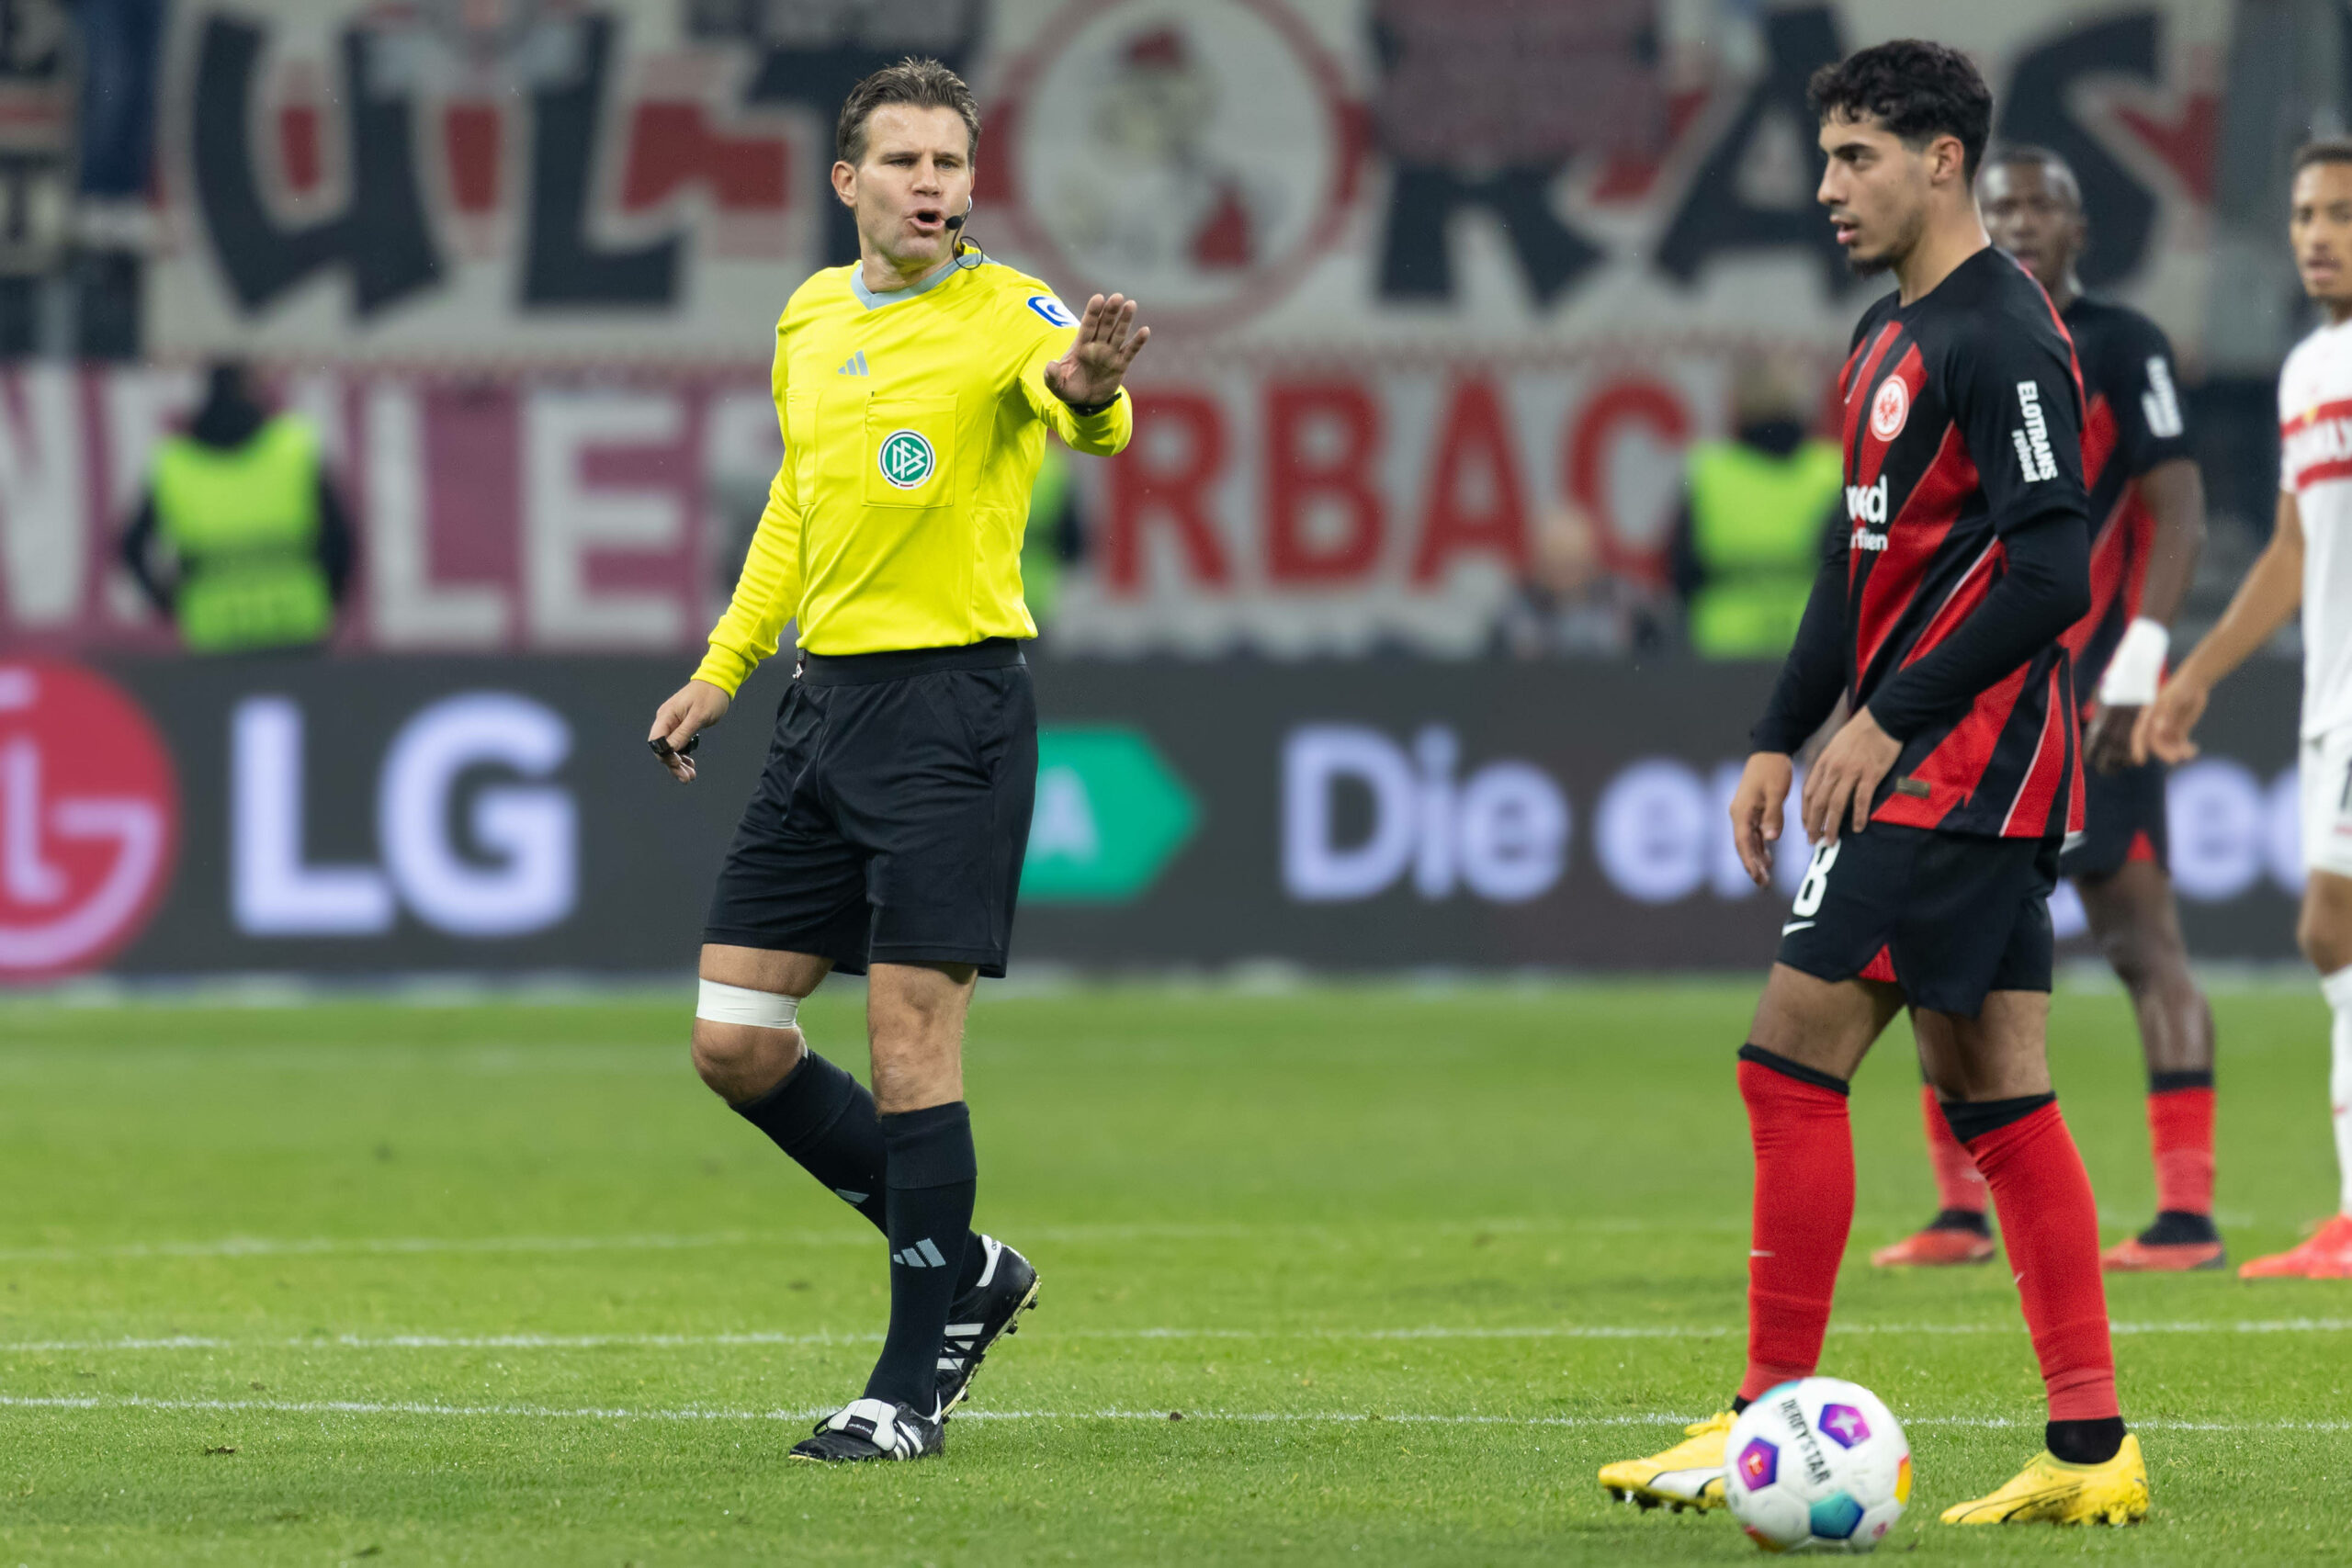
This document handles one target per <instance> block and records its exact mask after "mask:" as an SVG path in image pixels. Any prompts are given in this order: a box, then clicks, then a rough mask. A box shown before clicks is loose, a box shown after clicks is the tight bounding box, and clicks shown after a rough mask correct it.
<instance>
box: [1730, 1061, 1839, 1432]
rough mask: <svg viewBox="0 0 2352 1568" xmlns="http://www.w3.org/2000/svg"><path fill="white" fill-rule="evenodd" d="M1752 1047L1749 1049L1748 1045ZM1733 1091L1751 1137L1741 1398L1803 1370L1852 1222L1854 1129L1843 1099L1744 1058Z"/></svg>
mask: <svg viewBox="0 0 2352 1568" xmlns="http://www.w3.org/2000/svg"><path fill="white" fill-rule="evenodd" d="M1751 1049H1753V1047H1751ZM1739 1097H1740V1098H1741V1099H1742V1100H1746V1101H1747V1127H1748V1133H1749V1135H1750V1136H1751V1137H1752V1138H1753V1139H1754V1140H1755V1144H1756V1208H1755V1218H1754V1229H1753V1235H1754V1239H1753V1240H1752V1241H1751V1242H1750V1243H1749V1244H1748V1254H1747V1376H1746V1377H1745V1378H1743V1379H1742V1380H1741V1381H1740V1384H1739V1395H1740V1397H1741V1398H1742V1399H1754V1398H1755V1397H1756V1396H1757V1395H1758V1394H1759V1393H1763V1392H1764V1391H1765V1390H1766V1389H1768V1388H1770V1387H1772V1386H1773V1385H1774V1384H1775V1383H1783V1382H1788V1381H1789V1380H1790V1379H1791V1378H1802V1377H1809V1376H1811V1375H1812V1372H1813V1369H1814V1367H1815V1365H1816V1364H1818V1363H1819V1361H1820V1359H1821V1337H1822V1336H1823V1335H1824V1334H1826V1333H1827V1332H1828V1330H1829V1298H1830V1296H1831V1295H1832V1294H1833V1293H1834V1292H1836V1290H1837V1288H1838V1260H1839V1259H1840V1258H1843V1257H1844V1256H1845V1253H1846V1233H1847V1231H1848V1230H1849V1229H1850V1228H1851V1227H1852V1225H1853V1223H1854V1134H1853V1129H1852V1127H1851V1126H1850V1125H1849V1122H1848V1121H1847V1117H1846V1097H1845V1096H1844V1095H1843V1094H1841V1093H1839V1092H1838V1090H1837V1089H1830V1088H1827V1087H1826V1086H1825V1085H1821V1084H1815V1083H1807V1082H1804V1081H1801V1080H1799V1079H1796V1078H1792V1077H1789V1076H1788V1075H1787V1074H1785V1073H1782V1072H1779V1071H1776V1070H1774V1069H1773V1068H1771V1067H1769V1066H1764V1065H1763V1064H1762V1063H1759V1062H1757V1061H1755V1060H1753V1059H1750V1058H1747V1057H1745V1056H1743V1058H1742V1059H1741V1061H1740V1064H1739Z"/></svg>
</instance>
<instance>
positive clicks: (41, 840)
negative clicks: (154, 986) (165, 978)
mask: <svg viewBox="0 0 2352 1568" xmlns="http://www.w3.org/2000/svg"><path fill="white" fill-rule="evenodd" d="M178 840H179V786H178V783H177V781H176V779H175V776H174V773H173V771H172V761H171V754H170V753H169V752H168V751H167V750H164V742H163V739H162V737H160V736H159V735H157V734H156V733H155V727H154V726H153V724H152V723H151V722H149V720H148V717H147V716H146V714H144V713H143V712H141V710H140V707H139V705H138V704H137V703H135V702H133V701H132V700H131V699H130V697H129V696H128V695H127V694H124V693H123V692H122V691H121V690H120V689H119V688H118V687H116V686H115V684H114V683H113V682H110V681H107V680H106V679H105V678H103V677H102V676H99V675H97V674H96V673H94V672H93V671H88V670H85V669H82V668H80V667H79V666H77V665H73V664H64V663H59V662H54V661H51V660H8V661H6V662H0V982H7V981H25V980H44V979H51V978H54V977H56V976H62V975H70V974H74V973H76V972H78V971H81V970H85V969H93V968H96V966H97V965H98V964H101V963H103V962H105V961H106V960H107V958H108V957H111V956H112V955H113V954H114V953H116V952H117V951H119V949H121V948H122V947H123V946H124V945H125V944H126V943H128V942H130V939H131V938H132V937H134V936H136V935H138V934H139V932H140V931H141V929H142V928H143V927H144V926H145V925H146V923H147V920H148V918H149V917H150V916H152V915H153V913H154V911H155V907H156V905H157V904H159V903H160V902H161V901H162V899H163V896H164V889H165V887H166V886H168V885H169V884H170V881H171V871H172V863H173V860H174V858H175V855H176V853H177V851H178Z"/></svg>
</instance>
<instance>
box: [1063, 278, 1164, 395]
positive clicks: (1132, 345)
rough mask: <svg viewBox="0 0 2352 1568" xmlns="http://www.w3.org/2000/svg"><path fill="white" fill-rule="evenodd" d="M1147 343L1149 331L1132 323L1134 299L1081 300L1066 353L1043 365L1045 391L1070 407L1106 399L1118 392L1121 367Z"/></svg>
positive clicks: (1123, 369)
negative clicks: (1082, 310)
mask: <svg viewBox="0 0 2352 1568" xmlns="http://www.w3.org/2000/svg"><path fill="white" fill-rule="evenodd" d="M1150 341H1151V329H1150V328H1149V327H1139V326H1136V302H1135V301H1134V300H1132V299H1128V298H1127V297H1126V296H1125V295H1124V294H1114V295H1112V296H1110V297H1109V298H1108V299H1105V298H1104V297H1103V296H1102V295H1100V294H1097V295H1096V296H1095V297H1094V298H1093V299H1089V300H1088V301H1087V302H1086V314H1085V315H1083V316H1081V317H1080V318H1079V322H1078V339H1077V341H1076V342H1074V343H1072V344H1070V345H1069V353H1068V354H1065V355H1062V356H1061V357H1060V358H1059V359H1057V360H1055V361H1054V362H1053V363H1052V364H1051V365H1048V366H1046V389H1047V390H1049V391H1051V392H1052V393H1053V394H1054V396H1056V397H1057V398H1059V399H1060V400H1062V401H1064V402H1066V403H1069V404H1070V405H1071V406H1073V407H1075V408H1081V409H1085V408H1092V407H1094V406H1095V405H1096V404H1098V403H1107V402H1109V401H1110V400H1112V399H1113V398H1115V397H1117V396H1118V395H1119V384H1120V382H1122V381H1124V380H1125V378H1126V375H1127V367H1128V366H1130V365H1133V364H1134V363H1135V362H1136V355H1137V354H1140V353H1141V352H1142V351H1143V345H1144V344H1148V343H1149V342H1150Z"/></svg>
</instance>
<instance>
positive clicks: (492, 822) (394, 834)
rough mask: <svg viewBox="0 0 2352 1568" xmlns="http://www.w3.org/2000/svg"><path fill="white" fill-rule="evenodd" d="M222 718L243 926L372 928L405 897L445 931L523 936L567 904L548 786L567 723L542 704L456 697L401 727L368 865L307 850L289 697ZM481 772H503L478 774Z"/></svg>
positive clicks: (564, 850)
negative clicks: (311, 857)
mask: <svg viewBox="0 0 2352 1568" xmlns="http://www.w3.org/2000/svg"><path fill="white" fill-rule="evenodd" d="M230 728H231V738H230V739H231V743H230V753H231V756H230V772H231V781H230V801H231V805H230V817H231V824H230V826H231V862H230V896H229V897H230V907H231V911H232V916H233V918H234V919H235V920H236V924H237V929H238V930H239V931H243V932H244V933H245V934H246V935H248V936H263V937H293V936H306V937H329V936H374V935H379V934H380V933H382V932H385V931H390V930H391V929H392V925H393V922H394V920H395V919H396V918H397V915H398V911H399V908H401V907H405V908H407V909H408V911H409V912H410V913H411V914H412V915H413V916H415V918H416V919H420V920H422V921H423V922H424V924H426V925H428V926H431V927H433V928H434V929H435V930H436V931H444V932H447V934H449V935H451V936H459V937H500V936H521V935H525V934H526V933H528V932H531V931H544V930H546V929H547V928H548V927H549V926H552V925H555V924H556V923H557V922H559V921H560V920H562V919H565V918H567V917H568V916H570V915H571V911H572V909H573V908H574V906H575V905H576V904H577V902H578V899H579V881H580V877H579V861H580V846H579V838H580V828H579V813H578V809H577V807H575V805H574V803H573V801H572V797H571V793H570V792H569V791H568V790H566V789H565V788H563V786H562V785H561V784H557V783H554V782H551V781H552V779H553V776H554V774H555V773H556V771H557V770H558V769H559V768H560V767H561V766H562V765H563V762H564V760H565V759H566V758H567V757H569V756H570V755H571V727H570V726H569V725H567V724H566V723H565V722H564V720H563V718H562V716H560V715H559V714H557V713H556V712H554V711H553V710H552V709H550V708H548V707H547V706H545V705H542V704H539V703H537V702H534V701H532V700H531V699H530V698H528V697H524V696H517V695H515V694H511V693H505V692H474V693H468V694H462V695H458V696H453V697H448V698H446V699H444V700H442V701H440V702H437V703H435V704H434V705H432V706H430V707H427V708H425V709H424V710H423V711H421V712H419V713H418V714H416V715H415V716H413V717H412V718H411V719H410V720H409V721H408V722H407V723H406V724H405V725H403V726H401V729H400V732H399V733H398V734H396V735H395V736H394V737H393V738H392V742H391V745H390V747H389V748H388V749H387V750H386V751H385V753H384V761H383V765H382V767H381V769H380V770H379V773H378V775H377V784H376V799H375V802H374V806H375V815H376V841H377V846H378V852H379V855H380V857H381V860H382V864H381V866H380V867H379V866H374V865H366V864H339V865H338V864H316V863H310V862H308V861H306V859H305V858H304V850H303V821H304V815H305V809H306V800H305V796H304V790H303V740H302V736H303V716H302V710H301V708H300V706H299V705H297V704H296V703H295V702H294V701H293V699H291V698H289V697H282V696H262V697H248V698H246V699H245V700H244V701H243V702H241V703H239V704H238V705H237V706H236V709H235V711H234V713H233V714H232V717H231V720H230ZM483 770H492V771H493V773H500V774H504V775H507V776H506V777H504V778H503V779H500V778H493V780H492V781H491V782H481V780H480V776H479V775H480V774H481V772H482V771H483ZM469 775H473V777H471V778H469ZM467 785H470V787H465V786H467ZM460 823H462V827H463V830H462V832H458V831H454V830H453V829H457V828H458V825H459V824H460Z"/></svg>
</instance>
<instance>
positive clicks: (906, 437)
mask: <svg viewBox="0 0 2352 1568" xmlns="http://www.w3.org/2000/svg"><path fill="white" fill-rule="evenodd" d="M955 499H956V395H955V394H954V393H953V392H948V393H944V394H935V395H932V396H927V397H895V398H876V399H874V400H871V401H869V402H868V403H867V404H866V405H865V504H866V505H868V506H946V505H948V504H950V503H952V502H954V501H955Z"/></svg>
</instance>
